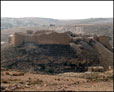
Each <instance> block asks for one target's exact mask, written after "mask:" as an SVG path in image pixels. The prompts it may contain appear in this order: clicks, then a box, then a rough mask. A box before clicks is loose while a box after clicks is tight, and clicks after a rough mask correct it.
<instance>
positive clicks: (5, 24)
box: [1, 17, 113, 30]
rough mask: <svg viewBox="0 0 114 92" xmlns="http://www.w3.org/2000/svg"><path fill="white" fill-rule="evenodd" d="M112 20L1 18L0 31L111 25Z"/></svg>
mask: <svg viewBox="0 0 114 92" xmlns="http://www.w3.org/2000/svg"><path fill="white" fill-rule="evenodd" d="M112 22H113V19H112V18H90V19H78V20H75V19H74V20H57V19H51V18H37V17H26V18H5V17H2V18H1V29H2V30H4V29H9V28H15V27H33V26H34V27H36V26H37V27H39V26H53V25H76V24H98V23H108V24H110V23H112Z"/></svg>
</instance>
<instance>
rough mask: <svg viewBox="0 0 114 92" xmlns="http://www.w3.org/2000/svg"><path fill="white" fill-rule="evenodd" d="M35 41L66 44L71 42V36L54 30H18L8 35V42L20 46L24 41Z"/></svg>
mask: <svg viewBox="0 0 114 92" xmlns="http://www.w3.org/2000/svg"><path fill="white" fill-rule="evenodd" d="M27 42H35V43H39V44H66V45H68V44H69V42H70V37H69V36H68V35H67V34H65V33H56V32H53V31H52V30H50V31H49V30H42V31H37V32H33V31H30V30H28V31H26V32H16V33H14V34H13V35H10V36H9V37H8V43H9V44H12V45H13V46H18V45H20V44H22V43H27Z"/></svg>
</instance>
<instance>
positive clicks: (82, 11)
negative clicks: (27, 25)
mask: <svg viewBox="0 0 114 92" xmlns="http://www.w3.org/2000/svg"><path fill="white" fill-rule="evenodd" d="M1 17H16V18H19V17H43V18H54V19H85V18H99V17H100V18H112V17H113V1H1Z"/></svg>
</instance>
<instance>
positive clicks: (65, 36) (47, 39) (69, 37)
mask: <svg viewBox="0 0 114 92" xmlns="http://www.w3.org/2000/svg"><path fill="white" fill-rule="evenodd" d="M77 39H82V40H85V41H90V40H91V39H94V40H96V41H98V42H100V43H101V44H103V45H104V46H105V47H106V48H108V49H109V50H112V47H111V45H110V39H109V37H108V36H95V35H94V36H91V35H76V34H75V35H74V34H73V33H71V32H66V33H57V32H54V30H39V31H35V32H33V31H31V30H27V31H26V32H16V33H14V34H13V35H10V36H9V37H8V43H9V44H12V45H13V46H19V45H21V44H22V43H27V42H34V43H38V44H64V45H69V43H70V42H71V41H74V40H77Z"/></svg>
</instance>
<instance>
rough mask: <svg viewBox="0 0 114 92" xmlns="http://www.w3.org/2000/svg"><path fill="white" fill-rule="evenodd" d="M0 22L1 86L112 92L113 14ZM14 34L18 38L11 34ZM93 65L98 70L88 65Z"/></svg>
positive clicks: (40, 89) (4, 20) (26, 89)
mask: <svg viewBox="0 0 114 92" xmlns="http://www.w3.org/2000/svg"><path fill="white" fill-rule="evenodd" d="M1 23H2V30H1V46H2V47H1V90H2V91H113V78H114V76H113V48H112V47H113V21H112V18H92V19H91V18H90V19H82V20H56V19H48V18H2V21H1ZM27 30H28V31H30V32H31V31H32V32H33V34H27V33H26V32H27ZM50 30H51V31H52V32H51V31H50ZM45 31H46V32H45ZM15 33H17V34H20V37H17V40H16V38H14V39H13V38H11V37H16V35H14V34H15ZM36 33H37V34H36ZM47 33H49V34H47ZM23 34H27V35H24V37H23ZM57 34H58V36H57ZM40 35H41V36H40ZM60 35H61V36H60ZM21 36H22V37H23V38H22V37H21ZM34 36H37V37H39V38H38V39H40V40H38V39H35V38H34ZM29 37H30V39H28V38H29ZM32 37H33V38H34V39H32ZM65 37H66V38H65ZM9 38H10V42H9ZM64 38H65V39H64ZM11 39H13V40H11ZM31 39H32V41H35V42H31V41H30V40H31ZM18 41H20V44H19V45H17V44H16V43H18ZM37 42H38V43H37ZM12 43H13V44H12ZM42 43H43V44H42ZM15 44H16V45H15ZM14 45H15V46H14ZM94 66H95V70H96V71H94V69H93V68H92V69H91V70H90V71H89V70H88V68H89V67H94ZM98 66H100V68H99V67H98ZM97 68H98V70H97ZM100 69H101V70H100Z"/></svg>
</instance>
